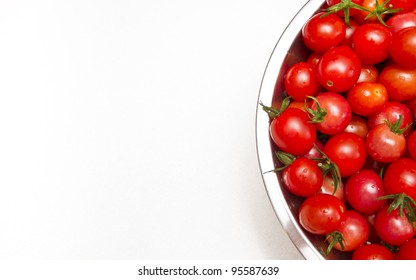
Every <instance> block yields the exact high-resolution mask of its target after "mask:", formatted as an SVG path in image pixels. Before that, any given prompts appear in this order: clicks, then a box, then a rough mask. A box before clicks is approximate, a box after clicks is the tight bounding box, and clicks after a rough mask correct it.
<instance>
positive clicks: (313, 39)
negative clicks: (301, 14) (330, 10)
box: [302, 12, 346, 52]
mask: <svg viewBox="0 0 416 280" xmlns="http://www.w3.org/2000/svg"><path fill="white" fill-rule="evenodd" d="M323 14H324V13H323V12H321V13H317V14H315V15H314V16H312V17H311V18H310V19H309V20H308V21H307V22H306V23H305V25H304V26H303V28H302V38H303V41H304V43H305V45H306V46H307V47H308V48H309V49H311V50H313V51H316V52H325V51H327V50H329V49H330V48H332V47H335V46H338V45H339V44H340V43H341V42H342V41H343V40H344V38H345V29H346V25H345V23H344V21H343V20H342V19H341V18H340V17H338V16H336V15H334V14H331V15H328V16H325V17H322V15H323Z"/></svg>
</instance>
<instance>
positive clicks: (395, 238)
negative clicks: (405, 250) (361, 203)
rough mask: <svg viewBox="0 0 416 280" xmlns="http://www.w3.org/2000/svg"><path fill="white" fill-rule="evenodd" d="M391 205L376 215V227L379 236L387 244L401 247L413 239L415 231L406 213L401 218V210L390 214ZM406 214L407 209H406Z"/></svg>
mask: <svg viewBox="0 0 416 280" xmlns="http://www.w3.org/2000/svg"><path fill="white" fill-rule="evenodd" d="M388 208H389V205H385V206H384V207H382V208H381V209H380V210H379V211H378V212H377V215H376V218H375V220H374V226H375V229H376V232H377V234H378V235H379V236H380V238H381V239H382V240H383V241H384V242H386V243H387V244H390V245H393V246H401V245H403V244H404V243H406V241H408V240H410V239H412V238H413V236H414V235H415V230H414V228H413V225H412V224H411V223H409V221H408V220H407V217H406V215H405V213H403V215H402V216H401V215H400V213H399V209H395V210H392V211H391V212H390V213H389V212H388ZM404 210H405V211H404V212H406V209H404Z"/></svg>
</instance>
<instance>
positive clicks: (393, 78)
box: [379, 63, 416, 102]
mask: <svg viewBox="0 0 416 280" xmlns="http://www.w3.org/2000/svg"><path fill="white" fill-rule="evenodd" d="M379 82H380V83H381V84H383V85H384V86H385V87H386V89H387V93H388V95H389V100H390V101H400V102H401V101H408V100H411V99H412V98H414V97H416V90H415V88H416V69H412V68H408V67H405V66H400V65H398V64H394V63H393V64H389V65H387V66H386V67H384V68H383V70H382V71H381V73H380V78H379Z"/></svg>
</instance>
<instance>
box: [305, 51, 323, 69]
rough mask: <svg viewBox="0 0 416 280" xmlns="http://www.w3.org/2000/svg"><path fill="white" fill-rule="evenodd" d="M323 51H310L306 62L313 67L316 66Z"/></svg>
mask: <svg viewBox="0 0 416 280" xmlns="http://www.w3.org/2000/svg"><path fill="white" fill-rule="evenodd" d="M322 55H323V53H318V52H312V53H311V54H310V55H309V56H308V59H307V60H306V62H308V63H310V64H312V65H313V66H314V67H315V68H316V67H317V66H318V63H319V60H321V57H322Z"/></svg>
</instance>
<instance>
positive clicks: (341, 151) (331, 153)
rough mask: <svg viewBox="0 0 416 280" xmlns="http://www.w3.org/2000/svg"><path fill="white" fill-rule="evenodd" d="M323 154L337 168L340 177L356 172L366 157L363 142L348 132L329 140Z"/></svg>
mask: <svg viewBox="0 0 416 280" xmlns="http://www.w3.org/2000/svg"><path fill="white" fill-rule="evenodd" d="M323 152H324V153H325V154H326V155H327V156H328V158H329V159H330V160H331V161H332V162H333V163H335V164H336V165H337V166H338V169H339V172H340V174H341V176H342V177H347V176H351V175H353V174H354V173H356V172H358V171H359V170H360V169H361V168H362V167H363V166H364V164H365V162H366V157H367V152H366V148H365V143H364V140H363V139H362V138H360V137H359V136H357V135H355V134H353V133H349V132H341V133H339V134H336V135H334V136H332V137H331V138H329V140H328V141H327V142H326V144H325V146H324V150H323Z"/></svg>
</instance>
